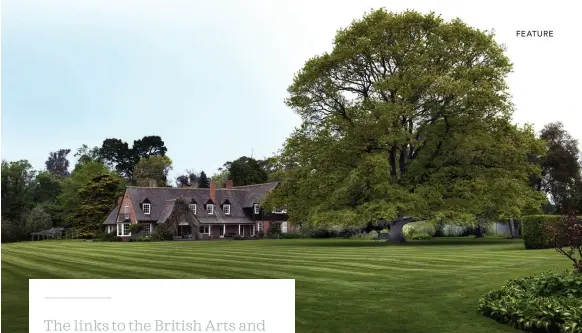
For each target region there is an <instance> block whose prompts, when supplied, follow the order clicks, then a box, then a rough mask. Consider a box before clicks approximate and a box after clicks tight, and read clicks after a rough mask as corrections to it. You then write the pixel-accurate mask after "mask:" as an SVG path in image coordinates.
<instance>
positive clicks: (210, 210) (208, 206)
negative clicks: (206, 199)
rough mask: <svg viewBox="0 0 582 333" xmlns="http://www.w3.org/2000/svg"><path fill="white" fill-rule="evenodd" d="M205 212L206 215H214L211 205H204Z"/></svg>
mask: <svg viewBox="0 0 582 333" xmlns="http://www.w3.org/2000/svg"><path fill="white" fill-rule="evenodd" d="M206 212H207V213H208V214H214V205H213V204H208V205H206Z"/></svg>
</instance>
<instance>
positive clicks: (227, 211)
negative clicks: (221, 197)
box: [222, 205, 230, 215]
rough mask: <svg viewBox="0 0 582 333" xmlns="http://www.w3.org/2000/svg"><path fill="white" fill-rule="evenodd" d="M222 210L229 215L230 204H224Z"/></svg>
mask: <svg viewBox="0 0 582 333" xmlns="http://www.w3.org/2000/svg"><path fill="white" fill-rule="evenodd" d="M222 210H223V211H224V214H226V215H230V205H224V206H223V207H222Z"/></svg>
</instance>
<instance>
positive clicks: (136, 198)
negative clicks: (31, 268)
mask: <svg viewBox="0 0 582 333" xmlns="http://www.w3.org/2000/svg"><path fill="white" fill-rule="evenodd" d="M277 185H278V183H277V182H274V183H266V184H257V185H248V186H236V187H233V188H232V189H231V190H228V189H226V188H219V189H216V192H215V195H216V202H215V203H214V214H213V215H209V214H206V203H207V202H208V201H209V200H210V189H208V188H173V187H133V186H131V187H128V188H127V191H128V192H129V195H130V197H131V200H132V204H133V207H134V210H135V214H136V218H137V220H138V221H152V222H157V221H165V220H166V219H167V218H168V216H169V214H171V212H172V209H173V206H174V205H173V201H174V200H176V199H177V198H180V197H182V198H183V199H184V201H186V203H188V204H194V203H195V204H196V215H197V216H198V217H199V219H200V221H201V222H203V223H243V221H244V222H250V220H249V219H248V218H247V217H246V215H245V211H244V208H250V207H252V206H253V204H254V203H257V202H259V200H260V199H262V198H263V197H264V196H265V195H266V194H267V192H268V191H270V190H273V189H274V188H275V187H277ZM146 199H148V200H149V202H150V205H151V206H150V212H151V213H150V214H149V215H145V214H144V213H143V210H142V209H141V204H142V203H143V202H144V200H146ZM227 200H228V202H229V203H230V215H225V214H224V212H223V211H222V208H221V207H222V205H223V204H224V203H225V202H226V201H227ZM115 210H118V208H116V209H115ZM116 217H117V212H116V211H115V212H111V214H109V216H108V217H107V220H106V221H105V222H104V223H105V224H111V223H115V220H116ZM236 221H238V222H236ZM159 223H163V222H159Z"/></svg>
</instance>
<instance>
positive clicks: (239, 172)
mask: <svg viewBox="0 0 582 333" xmlns="http://www.w3.org/2000/svg"><path fill="white" fill-rule="evenodd" d="M224 167H225V168H226V170H227V171H228V173H229V175H230V178H231V179H232V184H233V186H244V185H253V184H261V183H265V182H267V179H268V174H267V170H266V169H265V166H264V165H263V163H261V161H258V160H256V159H254V158H252V157H246V156H242V157H239V158H238V159H236V160H234V161H232V162H226V163H225V164H224Z"/></svg>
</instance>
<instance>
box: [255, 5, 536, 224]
mask: <svg viewBox="0 0 582 333" xmlns="http://www.w3.org/2000/svg"><path fill="white" fill-rule="evenodd" d="M511 69H512V66H511V64H510V62H509V59H508V58H507V57H506V56H505V55H504V49H503V48H502V47H501V46H500V45H498V44H497V43H496V42H495V41H494V36H493V34H492V33H489V32H485V31H480V30H477V29H474V28H472V27H469V26H467V25H466V24H465V23H463V22H462V21H460V20H459V19H455V20H452V21H449V22H446V21H444V20H443V19H442V18H440V17H438V16H436V15H434V14H432V13H431V14H427V15H423V14H420V13H418V12H415V11H406V12H403V13H390V12H387V11H385V10H383V9H380V10H376V11H373V12H371V13H368V14H367V15H365V16H364V17H363V18H362V19H359V20H356V21H354V22H353V23H352V24H351V25H350V26H349V27H347V28H345V29H341V30H339V31H338V33H337V35H336V37H335V40H334V48H333V50H332V51H331V52H330V53H324V54H322V55H320V56H316V57H313V58H311V59H309V60H308V61H307V63H306V64H305V66H304V67H303V68H302V69H301V70H300V71H299V72H298V73H297V74H296V76H295V78H294V80H293V84H292V85H291V86H290V87H289V89H288V91H289V95H290V96H289V98H288V99H287V100H286V103H287V105H288V106H289V107H291V108H292V109H293V110H294V111H295V112H296V113H297V114H298V115H299V116H300V117H301V119H302V124H301V126H300V127H299V128H297V129H296V130H295V131H294V132H293V134H292V135H291V136H290V137H289V138H288V140H287V141H286V143H285V145H284V148H283V151H282V153H281V157H280V163H281V165H282V166H283V168H284V170H285V172H284V175H283V183H282V184H281V186H280V187H278V189H277V190H276V191H275V192H274V193H273V195H271V196H270V197H269V199H268V200H267V202H266V204H267V205H271V206H273V207H280V206H283V205H284V206H286V207H287V208H288V212H289V213H290V218H291V219H294V220H296V221H308V222H309V223H317V224H343V225H350V224H357V225H361V224H363V223H367V222H369V221H373V220H377V219H381V218H385V219H392V218H397V217H403V216H414V217H418V218H422V219H439V218H451V219H456V220H458V221H461V220H462V221H466V222H471V221H473V222H474V221H476V220H477V219H478V218H479V217H494V216H507V217H510V216H518V215H519V214H520V213H521V212H523V211H524V210H528V209H535V208H536V207H538V206H539V203H540V200H542V199H541V196H540V195H539V193H536V192H535V191H534V190H533V189H532V188H531V186H530V185H529V176H530V175H532V174H537V173H539V166H537V165H536V164H535V163H532V162H531V161H529V160H528V159H527V156H528V154H531V153H540V152H541V151H543V143H542V142H541V141H540V140H538V139H536V137H535V133H534V132H533V130H532V128H531V127H530V126H525V127H523V128H520V127H517V126H515V125H513V124H511V115H512V105H511V101H510V97H509V95H508V93H507V84H506V81H505V78H506V75H507V74H508V73H509V72H510V71H511Z"/></svg>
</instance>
